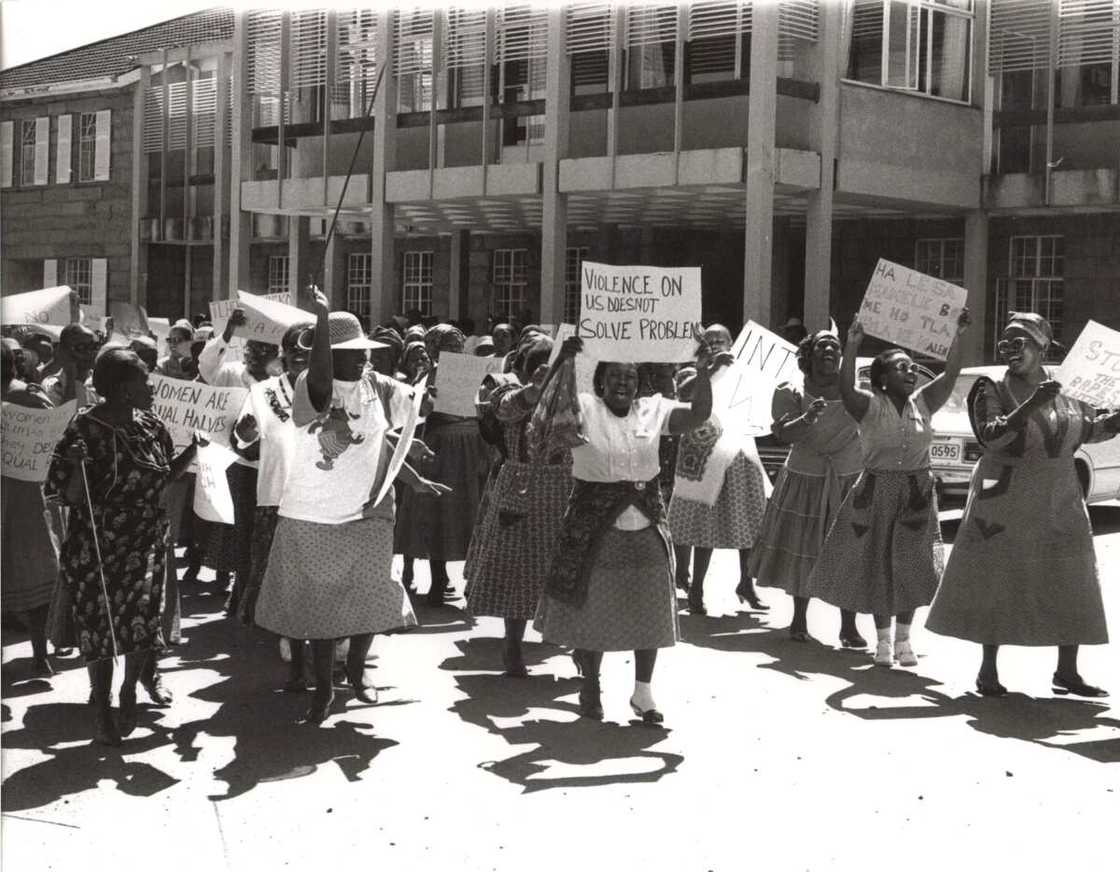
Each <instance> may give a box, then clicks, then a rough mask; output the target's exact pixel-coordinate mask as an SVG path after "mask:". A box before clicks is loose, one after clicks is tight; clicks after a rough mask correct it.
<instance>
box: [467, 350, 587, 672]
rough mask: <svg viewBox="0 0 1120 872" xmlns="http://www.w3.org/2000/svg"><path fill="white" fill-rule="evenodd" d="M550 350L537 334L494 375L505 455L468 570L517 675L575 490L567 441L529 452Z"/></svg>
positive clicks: (472, 602)
mask: <svg viewBox="0 0 1120 872" xmlns="http://www.w3.org/2000/svg"><path fill="white" fill-rule="evenodd" d="M551 351H552V340H551V339H549V338H548V337H546V336H540V335H537V336H535V337H533V338H532V340H531V341H529V342H528V343H527V344H525V345H524V346H523V347H522V348H521V349H520V350H519V351H518V354H517V363H516V366H515V372H514V373H512V374H510V375H507V376H504V377H503V376H501V375H496V376H494V378H495V380H496V381H497V382H498V384H497V386H496V387H495V388H494V389H493V391H492V392H490V393H489V396H488V398H487V401H486V402H487V404H488V406H489V408H490V410H492V412H493V415H494V417H495V418H496V419H497V421H498V423H499V424H500V426H501V435H502V441H503V447H504V457H505V460H504V461H503V462H502V464H501V466H500V468H499V469H498V472H497V475H496V476H494V477H493V479H492V481H491V483H490V485H489V487H488V488H487V496H486V500H485V509H484V510H483V512H482V515H481V518H480V521H479V524H478V526H477V527H475V530H474V538H473V539H472V542H471V549H472V555H471V559H470V560H469V561H468V568H467V569H466V570H465V571H464V575H465V576H466V579H467V582H468V584H469V593H468V594H467V608H468V609H469V610H470V612H471V613H472V614H474V615H477V616H489V617H497V618H502V619H503V620H504V621H505V649H504V651H503V655H502V662H503V665H504V667H505V674H506V675H509V676H512V677H522V676H525V675H527V674H528V670H527V669H526V667H525V660H524V657H523V655H522V651H521V641H522V639H523V638H524V635H525V626H526V624H527V623H528V621H529V620H530V619H531V618H532V617H533V615H534V614H536V611H537V605H538V603H539V602H540V597H541V591H542V590H543V589H544V582H545V577H546V575H547V574H548V569H549V565H550V561H551V557H552V544H553V542H554V541H555V539H556V533H557V530H558V529H559V526H560V519H561V517H563V514H564V507H565V505H566V503H567V500H568V494H569V493H570V492H571V489H572V455H571V451H570V450H569V449H568V448H567V447H566V446H564V445H545V446H541V448H542V451H541V452H540V454H539V456H537V457H535V458H531V457H530V456H529V445H528V441H529V440H528V434H527V428H528V426H529V421H530V419H531V417H532V414H533V410H534V409H535V408H536V405H537V401H538V400H539V399H540V396H541V386H542V385H543V383H544V380H545V377H546V376H547V375H548V358H549V355H550V353H551ZM488 378H489V377H488Z"/></svg>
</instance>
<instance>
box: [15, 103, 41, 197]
mask: <svg viewBox="0 0 1120 872" xmlns="http://www.w3.org/2000/svg"><path fill="white" fill-rule="evenodd" d="M38 121H39V119H37V118H22V119H20V128H19V186H20V187H21V188H31V187H34V186H35V148H36V143H37V142H38V139H37V137H36V129H37V127H38ZM28 130H30V131H31V142H30V143H29V142H28V141H27V131H28ZM28 149H30V152H29V151H28Z"/></svg>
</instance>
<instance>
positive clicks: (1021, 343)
mask: <svg viewBox="0 0 1120 872" xmlns="http://www.w3.org/2000/svg"><path fill="white" fill-rule="evenodd" d="M1026 347H1027V340H1026V339H1025V338H1024V337H1022V336H1016V337H1015V338H1014V339H1001V340H1000V341H999V342H997V343H996V351H998V352H999V353H1000V354H1008V353H1011V354H1015V353H1018V352H1020V351H1022V350H1023V349H1024V348H1026Z"/></svg>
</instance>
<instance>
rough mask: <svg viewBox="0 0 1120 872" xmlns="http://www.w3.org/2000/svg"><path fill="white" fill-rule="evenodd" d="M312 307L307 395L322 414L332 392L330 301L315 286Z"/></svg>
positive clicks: (327, 405) (332, 362) (332, 364)
mask: <svg viewBox="0 0 1120 872" xmlns="http://www.w3.org/2000/svg"><path fill="white" fill-rule="evenodd" d="M311 292H312V294H313V295H314V303H313V305H312V308H313V309H314V311H315V317H316V321H315V340H314V342H312V343H311V354H310V355H309V358H308V365H307V397H308V399H309V400H311V405H312V406H313V407H314V409H315V411H316V412H318V413H320V414H322V413H323V412H325V411H327V409H328V408H330V404H331V394H332V393H333V392H334V361H333V360H332V358H331V325H330V314H331V310H330V303H329V302H328V300H327V295H326V294H324V293H323V292H322V291H320V290H319V289H318V288H316V287H312V288H311Z"/></svg>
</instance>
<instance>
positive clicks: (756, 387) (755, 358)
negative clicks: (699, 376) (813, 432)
mask: <svg viewBox="0 0 1120 872" xmlns="http://www.w3.org/2000/svg"><path fill="white" fill-rule="evenodd" d="M731 353H732V354H733V355H735V363H734V364H733V365H732V366H730V367H728V368H727V370H726V372H725V373H720V374H719V376H718V378H717V379H716V380H714V381H713V383H712V407H713V408H714V409H715V410H716V411H717V413H718V414H719V416H720V419H721V421H722V422H723V424H724V426H725V427H734V428H736V429H737V430H740V431H741V432H745V433H752V434H754V435H758V434H760V433H769V432H770V427H771V425H772V424H773V418H772V417H771V415H770V409H771V406H772V400H773V395H774V388H776V387H777V386H778V385H779V384H781V383H782V382H785V381H791V380H793V381H800V380H801V371H800V370H799V369H798V368H797V346H795V345H794V344H793V343H791V342H787V341H786V340H785V339H783V338H782V337H781V336H779V335H778V334H776V333H773V332H771V331H770V330H767V329H766V328H765V327H763V326H762V325H761V324H757V323H755V322H754V321H748V322H747V323H746V325H744V327H743V329H742V330H741V331H740V332H739V335H738V337H736V339H735V342H734V344H733V345H732V346H731Z"/></svg>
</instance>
